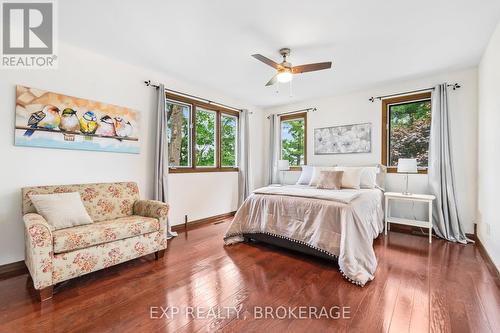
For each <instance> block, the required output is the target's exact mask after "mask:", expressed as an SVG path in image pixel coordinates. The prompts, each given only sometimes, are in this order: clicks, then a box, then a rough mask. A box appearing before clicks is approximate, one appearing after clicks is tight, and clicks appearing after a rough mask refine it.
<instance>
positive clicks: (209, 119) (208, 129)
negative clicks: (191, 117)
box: [195, 109, 216, 166]
mask: <svg viewBox="0 0 500 333" xmlns="http://www.w3.org/2000/svg"><path fill="white" fill-rule="evenodd" d="M215 119H216V117H215V113H214V112H210V111H205V110H201V109H197V111H196V126H195V129H196V165H197V166H215Z"/></svg>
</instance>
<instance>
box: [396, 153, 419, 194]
mask: <svg viewBox="0 0 500 333" xmlns="http://www.w3.org/2000/svg"><path fill="white" fill-rule="evenodd" d="M417 172H418V170H417V159H416V158H400V159H398V173H405V174H406V190H405V191H404V192H403V194H404V195H411V193H410V192H408V174H410V173H417Z"/></svg>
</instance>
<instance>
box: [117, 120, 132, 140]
mask: <svg viewBox="0 0 500 333" xmlns="http://www.w3.org/2000/svg"><path fill="white" fill-rule="evenodd" d="M115 131H116V136H119V137H122V138H125V137H127V136H130V135H131V134H132V124H130V121H128V120H125V119H123V118H122V117H119V116H118V117H115Z"/></svg>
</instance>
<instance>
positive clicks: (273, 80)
mask: <svg viewBox="0 0 500 333" xmlns="http://www.w3.org/2000/svg"><path fill="white" fill-rule="evenodd" d="M276 81H278V74H276V75H275V76H273V77H272V78H271V80H269V82H267V83H266V87H267V86H272V85H273V84H275V83H276Z"/></svg>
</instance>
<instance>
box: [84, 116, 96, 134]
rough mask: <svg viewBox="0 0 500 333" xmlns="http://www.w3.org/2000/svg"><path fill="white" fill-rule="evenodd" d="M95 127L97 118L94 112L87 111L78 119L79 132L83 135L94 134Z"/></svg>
mask: <svg viewBox="0 0 500 333" xmlns="http://www.w3.org/2000/svg"><path fill="white" fill-rule="evenodd" d="M97 127H98V124H97V117H96V116H95V114H94V112H92V111H87V112H85V114H84V115H83V117H81V118H80V131H81V132H82V133H83V134H95V132H96V131H97Z"/></svg>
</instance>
